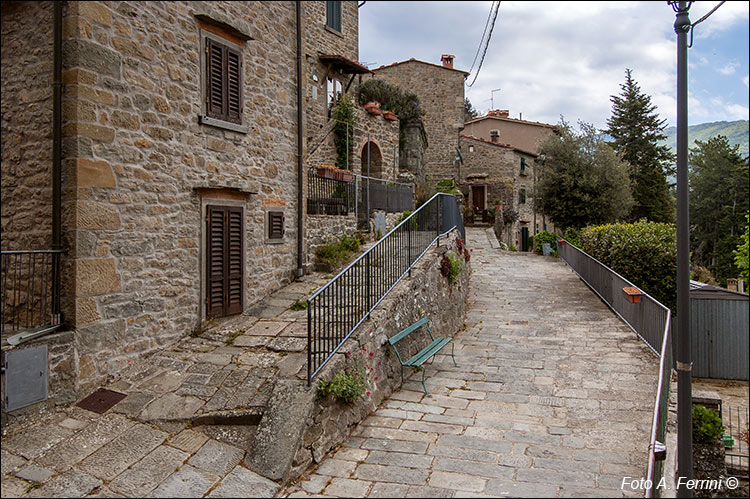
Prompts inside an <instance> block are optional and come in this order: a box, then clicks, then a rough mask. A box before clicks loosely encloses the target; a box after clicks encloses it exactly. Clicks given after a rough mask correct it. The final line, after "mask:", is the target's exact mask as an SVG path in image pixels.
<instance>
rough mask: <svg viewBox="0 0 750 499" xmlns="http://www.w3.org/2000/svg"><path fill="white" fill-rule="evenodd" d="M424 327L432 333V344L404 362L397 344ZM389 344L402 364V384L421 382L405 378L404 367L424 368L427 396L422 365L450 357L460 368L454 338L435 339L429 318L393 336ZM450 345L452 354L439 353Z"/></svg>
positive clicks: (423, 386)
mask: <svg viewBox="0 0 750 499" xmlns="http://www.w3.org/2000/svg"><path fill="white" fill-rule="evenodd" d="M422 326H424V327H426V328H427V332H428V333H430V339H431V340H432V343H430V344H429V345H427V346H426V347H424V348H423V349H422V350H420V351H419V352H417V353H416V354H415V355H413V356H412V357H411V358H409V360H407V361H406V362H404V361H403V360H401V354H400V353H398V348H396V343H398V342H399V341H401V340H403V339H404V338H406V337H407V336H409V334H411V333H413V332H414V331H416V330H417V329H419V328H420V327H422ZM388 343H390V344H391V346H393V349H394V350H395V351H396V356H397V357H398V361H399V363H401V384H404V381H411V382H413V383H417V382H419V380H416V379H408V378H404V366H407V367H421V368H422V389H424V392H425V394H426V395H427V396H430V394H429V393H428V392H427V387H426V386H425V385H424V372H425V369H424V368H423V367H422V364H424V363H425V361H427V360H428V359H431V358H433V357H435V356H436V355H446V356H447V355H450V356H451V358H452V359H453V365H454V366H456V367H458V364H456V357H455V356H454V355H453V351H454V347H455V345H454V344H453V338H435V337H434V336H433V335H432V331H431V330H430V326H429V324H427V317H424V318H422V319H419V320H418V321H417V322H415V323H414V324H412V325H411V326H409V327H407V328H406V329H404V330H403V331H401V332H400V333H398V334H397V335H395V336H393V337H392V338H390V339H389V340H388ZM448 343H450V344H451V353H439V352H440V350H442V349H443V347H444V346H445V345H447V344H448Z"/></svg>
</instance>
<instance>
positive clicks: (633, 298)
mask: <svg viewBox="0 0 750 499" xmlns="http://www.w3.org/2000/svg"><path fill="white" fill-rule="evenodd" d="M622 290H623V291H624V292H625V294H626V295H627V296H628V301H629V302H630V303H640V302H641V290H640V289H638V288H634V287H632V286H626V287H624V288H622Z"/></svg>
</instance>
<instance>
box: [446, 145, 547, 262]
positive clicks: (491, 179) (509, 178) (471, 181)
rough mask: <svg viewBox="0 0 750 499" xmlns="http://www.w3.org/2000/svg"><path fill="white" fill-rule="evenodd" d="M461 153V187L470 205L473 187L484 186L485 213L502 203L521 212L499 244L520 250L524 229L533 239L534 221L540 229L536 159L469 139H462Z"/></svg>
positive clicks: (509, 149)
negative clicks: (522, 199)
mask: <svg viewBox="0 0 750 499" xmlns="http://www.w3.org/2000/svg"><path fill="white" fill-rule="evenodd" d="M472 149H473V151H472ZM461 150H462V152H463V158H464V163H463V166H462V167H461V179H460V180H461V181H460V183H459V186H460V189H461V191H462V192H463V193H464V195H465V196H466V202H468V203H469V205H471V203H472V200H471V186H485V187H486V191H487V194H486V197H487V204H486V209H488V210H492V209H493V208H494V206H495V205H496V204H498V203H499V204H500V205H501V206H504V207H508V206H510V207H511V208H512V209H513V210H515V211H516V212H518V220H516V222H514V223H513V224H512V225H506V226H505V227H504V229H503V233H502V234H500V235H499V236H498V240H499V241H500V242H504V243H506V244H508V245H510V244H513V245H514V246H516V248H520V247H519V244H520V242H521V228H522V227H528V228H529V236H530V237H532V236H533V235H534V234H536V232H535V230H534V228H535V226H534V223H535V221H536V223H537V224H538V226H540V227H541V216H540V215H539V214H537V213H535V211H534V166H535V162H534V161H535V157H534V156H533V155H531V154H526V153H524V152H522V151H519V150H517V149H515V148H513V147H510V146H507V145H504V144H495V143H491V142H490V141H488V140H482V139H478V138H473V137H468V136H466V135H462V136H461ZM521 158H524V159H525V160H526V168H525V171H524V173H525V175H524V174H521ZM521 189H524V190H525V192H526V202H525V203H520V193H521ZM523 220H525V221H526V223H523V222H522V221H523ZM537 232H538V231H537Z"/></svg>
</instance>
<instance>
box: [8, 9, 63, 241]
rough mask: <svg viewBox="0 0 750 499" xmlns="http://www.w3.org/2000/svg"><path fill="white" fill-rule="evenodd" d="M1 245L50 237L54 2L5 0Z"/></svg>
mask: <svg viewBox="0 0 750 499" xmlns="http://www.w3.org/2000/svg"><path fill="white" fill-rule="evenodd" d="M1 17H2V66H0V67H2V96H3V97H2V172H1V175H0V186H1V190H0V192H2V210H0V211H2V222H1V223H2V242H1V243H0V247H2V249H3V250H22V249H34V250H41V249H50V245H51V243H52V182H51V180H50V179H51V178H52V162H51V151H52V2H2V16H1Z"/></svg>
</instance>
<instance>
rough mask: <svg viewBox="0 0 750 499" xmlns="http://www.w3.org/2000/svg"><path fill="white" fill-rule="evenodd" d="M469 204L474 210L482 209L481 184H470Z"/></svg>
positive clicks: (482, 191) (482, 188)
mask: <svg viewBox="0 0 750 499" xmlns="http://www.w3.org/2000/svg"><path fill="white" fill-rule="evenodd" d="M471 204H472V207H473V208H474V210H483V209H484V186H483V185H472V186H471Z"/></svg>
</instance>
